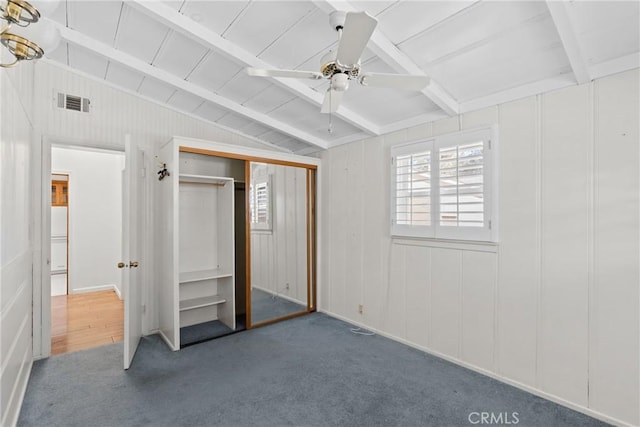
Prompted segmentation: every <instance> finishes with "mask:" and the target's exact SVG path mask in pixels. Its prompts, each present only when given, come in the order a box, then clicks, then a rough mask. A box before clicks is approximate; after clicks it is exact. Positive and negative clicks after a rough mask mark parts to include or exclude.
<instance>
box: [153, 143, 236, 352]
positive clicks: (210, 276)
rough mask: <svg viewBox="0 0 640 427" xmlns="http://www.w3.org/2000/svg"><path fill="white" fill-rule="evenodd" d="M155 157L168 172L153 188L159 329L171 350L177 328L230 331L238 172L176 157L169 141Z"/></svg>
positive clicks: (215, 162)
mask: <svg viewBox="0 0 640 427" xmlns="http://www.w3.org/2000/svg"><path fill="white" fill-rule="evenodd" d="M160 157H161V158H162V159H163V164H164V165H165V166H163V168H164V167H166V168H167V170H168V171H169V174H168V175H167V176H165V177H163V178H162V180H160V182H159V190H160V195H159V196H160V197H159V199H160V205H159V210H160V215H159V219H160V220H161V221H162V230H163V234H162V238H161V241H162V250H161V257H160V260H159V261H160V265H161V270H162V274H161V277H160V278H159V281H160V283H159V284H160V286H161V289H160V305H161V310H160V323H161V334H162V336H163V338H164V339H165V341H167V343H168V344H169V345H170V346H171V347H172V348H173V349H174V350H175V349H178V348H180V345H181V342H180V341H181V340H180V330H181V328H186V327H189V326H193V325H199V324H207V322H213V321H219V322H220V323H222V325H224V326H226V328H228V330H229V332H231V331H234V330H235V329H236V302H235V294H236V292H235V261H234V259H235V256H234V181H235V180H234V177H233V175H236V176H237V175H238V174H240V176H243V171H242V170H241V171H239V173H233V171H232V167H231V166H232V164H231V163H229V161H225V160H224V159H219V158H216V157H212V156H202V155H197V154H191V153H184V152H180V151H179V147H178V145H177V144H176V143H175V142H173V141H172V142H169V143H167V144H166V145H165V146H163V147H162V148H161V149H160ZM241 164H242V162H241ZM236 169H237V168H236ZM207 325H213V326H211V327H212V328H213V327H216V326H215V324H211V323H208V324H207ZM217 328H218V329H220V326H218V327H217ZM205 333H206V331H205Z"/></svg>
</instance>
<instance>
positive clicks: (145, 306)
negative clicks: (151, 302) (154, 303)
mask: <svg viewBox="0 0 640 427" xmlns="http://www.w3.org/2000/svg"><path fill="white" fill-rule="evenodd" d="M146 313H147V305H146V304H142V314H146Z"/></svg>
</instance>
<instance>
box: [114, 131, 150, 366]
mask: <svg viewBox="0 0 640 427" xmlns="http://www.w3.org/2000/svg"><path fill="white" fill-rule="evenodd" d="M125 158H126V160H125V169H124V171H123V174H122V190H123V191H122V199H123V200H122V262H121V263H120V264H119V265H118V267H120V268H122V287H123V291H124V369H129V366H131V362H132V361H133V356H134V355H135V354H136V350H137V349H138V343H139V342H140V337H142V292H141V288H140V287H141V281H140V280H139V277H140V269H141V268H144V267H143V266H140V265H139V261H138V260H139V256H140V250H141V248H142V244H141V238H142V233H141V231H142V230H141V227H140V225H141V224H142V221H141V217H140V216H141V215H142V213H143V212H144V209H143V207H142V206H141V203H142V202H143V200H144V185H143V173H142V171H143V159H142V151H141V150H140V149H139V148H138V146H137V144H134V143H132V142H131V139H130V137H129V135H127V136H126V139H125Z"/></svg>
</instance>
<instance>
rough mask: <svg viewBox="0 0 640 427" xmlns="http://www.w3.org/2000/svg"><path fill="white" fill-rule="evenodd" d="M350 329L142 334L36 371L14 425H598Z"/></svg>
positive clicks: (320, 321)
mask: <svg viewBox="0 0 640 427" xmlns="http://www.w3.org/2000/svg"><path fill="white" fill-rule="evenodd" d="M350 328H351V326H350V325H349V324H347V323H344V322H341V321H339V320H336V319H333V318H330V317H328V316H325V315H322V314H317V313H316V314H311V315H308V316H303V317H299V318H295V319H292V320H288V321H286V322H281V323H278V324H274V325H271V326H266V327H263V328H257V329H253V330H249V331H245V332H241V333H238V334H233V335H229V336H226V337H223V338H219V339H216V340H213V341H207V342H205V343H202V344H198V345H194V346H191V347H188V348H185V349H183V350H180V351H179V352H171V351H169V350H168V348H167V347H166V346H165V344H164V343H163V342H162V341H161V340H160V339H159V338H158V337H157V336H151V337H146V338H143V340H142V342H141V344H140V348H139V349H138V353H137V355H136V358H135V360H134V363H133V365H132V367H131V369H129V370H128V371H123V370H122V344H112V345H109V346H105V347H100V348H96V349H92V350H86V351H81V352H77V353H71V354H66V355H61V356H55V357H51V358H49V359H47V360H41V361H38V362H36V363H35V364H34V367H33V371H32V374H31V378H30V381H29V386H28V389H27V394H26V398H25V401H24V405H23V408H22V413H21V415H20V419H19V422H18V425H19V426H177V425H181V426H208V425H221V426H467V425H472V424H470V422H469V419H468V417H469V414H470V413H471V412H474V411H477V412H481V411H493V412H494V413H496V414H497V413H500V412H508V413H513V412H517V413H518V419H519V424H518V426H545V427H548V426H600V425H604V424H602V423H600V422H599V421H596V420H594V419H591V418H589V417H587V416H585V415H582V414H580V413H577V412H574V411H572V410H569V409H567V408H564V407H561V406H558V405H556V404H554V403H552V402H549V401H546V400H544V399H541V398H538V397H535V396H533V395H530V394H528V393H525V392H523V391H520V390H518V389H516V388H513V387H510V386H508V385H505V384H502V383H500V382H498V381H495V380H493V379H491V378H488V377H485V376H483V375H480V374H477V373H475V372H472V371H469V370H467V369H464V368H461V367H458V366H456V365H453V364H451V363H448V362H445V361H443V360H440V359H438V358H436V357H433V356H429V355H427V354H425V353H423V352H421V351H418V350H414V349H412V348H409V347H406V346H404V345H402V344H399V343H396V342H394V341H391V340H388V339H386V338H382V337H379V336H362V335H355V334H353V333H351V332H350V331H349V329H350Z"/></svg>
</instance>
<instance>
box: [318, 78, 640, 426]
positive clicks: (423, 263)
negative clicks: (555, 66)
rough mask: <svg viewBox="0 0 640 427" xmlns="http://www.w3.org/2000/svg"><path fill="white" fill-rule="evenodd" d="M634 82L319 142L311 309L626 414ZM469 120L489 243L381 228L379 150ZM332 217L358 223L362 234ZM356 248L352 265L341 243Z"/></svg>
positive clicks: (384, 177)
mask: <svg viewBox="0 0 640 427" xmlns="http://www.w3.org/2000/svg"><path fill="white" fill-rule="evenodd" d="M638 81H639V75H638V70H633V71H630V72H626V73H623V74H620V75H616V76H611V77H607V78H604V79H601V80H598V81H596V82H594V83H589V84H587V85H583V86H576V87H572V88H568V89H564V90H561V91H557V92H554V93H551V94H547V95H540V96H535V97H529V98H526V99H522V100H519V101H515V102H511V103H508V104H503V105H499V106H496V107H490V108H486V109H483V110H479V111H476V112H471V113H466V114H464V115H461V116H456V117H451V118H447V119H443V120H440V121H437V122H434V123H432V124H423V125H420V126H416V127H414V128H410V129H404V130H401V131H398V132H394V133H392V134H388V135H384V136H382V137H376V138H370V139H367V140H362V141H358V142H354V143H351V144H347V145H342V146H340V147H336V148H333V149H330V150H328V151H326V152H323V153H322V158H323V162H324V171H325V173H324V174H323V175H322V182H321V189H322V196H323V206H322V209H323V216H322V224H321V229H322V235H321V236H320V237H321V239H322V242H323V248H322V264H321V265H320V268H321V269H322V273H323V274H322V278H321V280H322V281H321V283H319V286H320V288H319V289H320V293H321V295H323V296H326V298H323V301H322V302H323V303H322V306H321V309H322V310H324V311H327V312H329V313H332V314H335V315H338V316H341V317H343V318H346V319H347V320H351V321H353V322H357V323H359V324H362V325H363V326H364V327H369V328H371V329H373V330H376V331H378V332H380V333H382V334H385V335H387V336H390V337H394V338H397V339H399V340H402V341H403V342H407V343H409V344H412V345H415V346H416V347H419V348H423V349H425V350H427V351H433V352H437V353H440V354H442V355H444V356H445V357H447V358H449V359H451V360H454V361H455V360H458V361H459V362H460V363H463V364H465V366H471V367H475V368H477V369H481V370H483V371H484V372H490V373H491V374H492V375H493V376H495V377H497V378H500V379H503V380H505V381H508V382H512V383H516V384H520V385H521V386H522V387H524V388H526V389H528V390H532V391H534V392H538V393H540V394H543V395H545V396H546V397H550V398H552V399H555V400H558V401H562V402H564V403H567V402H568V403H569V404H571V405H573V406H574V407H576V408H578V409H581V410H583V411H585V412H587V413H590V414H591V415H595V416H598V417H605V419H606V420H608V421H610V422H613V423H618V424H622V423H628V424H633V425H637V424H638V417H639V412H640V409H639V408H638V406H639V403H638V402H639V399H638V395H639V389H640V386H639V384H638V358H639V355H638V351H639V342H638V340H639V339H640V338H639V336H640V331H638V328H639V322H638V316H639V314H638V313H639V311H640V301H639V298H638V292H639V290H638V282H639V281H640V271H639V269H640V267H639V265H638V259H639V257H640V247H639V245H640V243H639V240H638V236H639V234H640V224H639V222H640V213H639V212H640V201H639V200H638V198H639V194H640V191H639V190H640V189H639V188H638V186H639V182H640V181H639V179H638V178H639V169H640V165H639V163H640V158H639V152H638V151H639V150H640V146H639V144H638V138H639V136H638V133H639V132H638V127H639V124H638V116H639V115H640V114H639V112H638V105H639V104H640V102H639V100H638V92H639V90H638ZM594 117H595V121H594V119H593V118H594ZM484 124H498V126H499V137H500V147H499V150H500V151H499V166H498V175H499V189H498V190H499V191H498V192H499V196H500V198H499V217H500V241H499V242H498V244H497V245H486V244H477V245H461V244H459V243H444V242H439V241H420V240H407V239H391V238H390V235H389V146H390V145H392V144H396V143H402V142H408V141H415V140H417V139H421V138H428V137H430V136H431V135H440V134H443V133H449V132H454V131H458V130H460V129H467V128H472V127H476V126H480V125H484ZM352 159H358V161H359V159H362V162H363V163H362V164H361V165H360V164H358V169H357V170H358V171H362V172H361V174H362V175H361V176H360V175H356V176H353V175H352V172H353V170H352V169H350V166H352V165H353V164H354V160H352ZM358 173H359V174H360V172H358ZM362 181H364V183H365V185H364V186H363V188H362V197H354V194H353V192H354V189H355V188H358V186H357V185H358V183H360V182H362ZM345 215H350V216H355V217H356V218H358V217H359V218H360V220H361V221H362V227H363V232H362V234H361V237H360V238H361V240H362V243H361V244H360V243H358V242H353V241H350V239H353V238H355V237H356V236H358V233H357V232H356V233H355V235H354V234H353V231H352V230H351V228H352V227H353V226H352V225H351V224H353V222H349V221H347V220H346V219H345ZM347 248H351V249H349V250H347ZM358 248H360V249H359V250H361V251H362V258H361V261H359V257H358V256H353V255H351V254H348V253H347V252H348V251H351V250H357V249H358ZM347 260H348V261H347ZM359 262H360V264H358V263H359ZM358 269H363V273H362V275H361V276H360V275H358V273H357V271H356V272H354V271H351V272H350V271H349V270H358ZM347 276H349V277H350V280H349V281H346V280H345V277H347ZM354 280H355V281H356V283H353V281H354ZM358 281H359V282H360V283H357V282H358ZM347 287H352V288H354V289H362V291H361V292H362V296H361V299H360V298H358V293H357V292H351V291H349V290H348V289H347ZM360 301H362V303H363V304H364V314H363V315H359V314H357V313H354V312H353V311H352V307H354V306H357V304H359V303H360ZM587 391H588V392H589V395H590V398H589V399H587Z"/></svg>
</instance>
